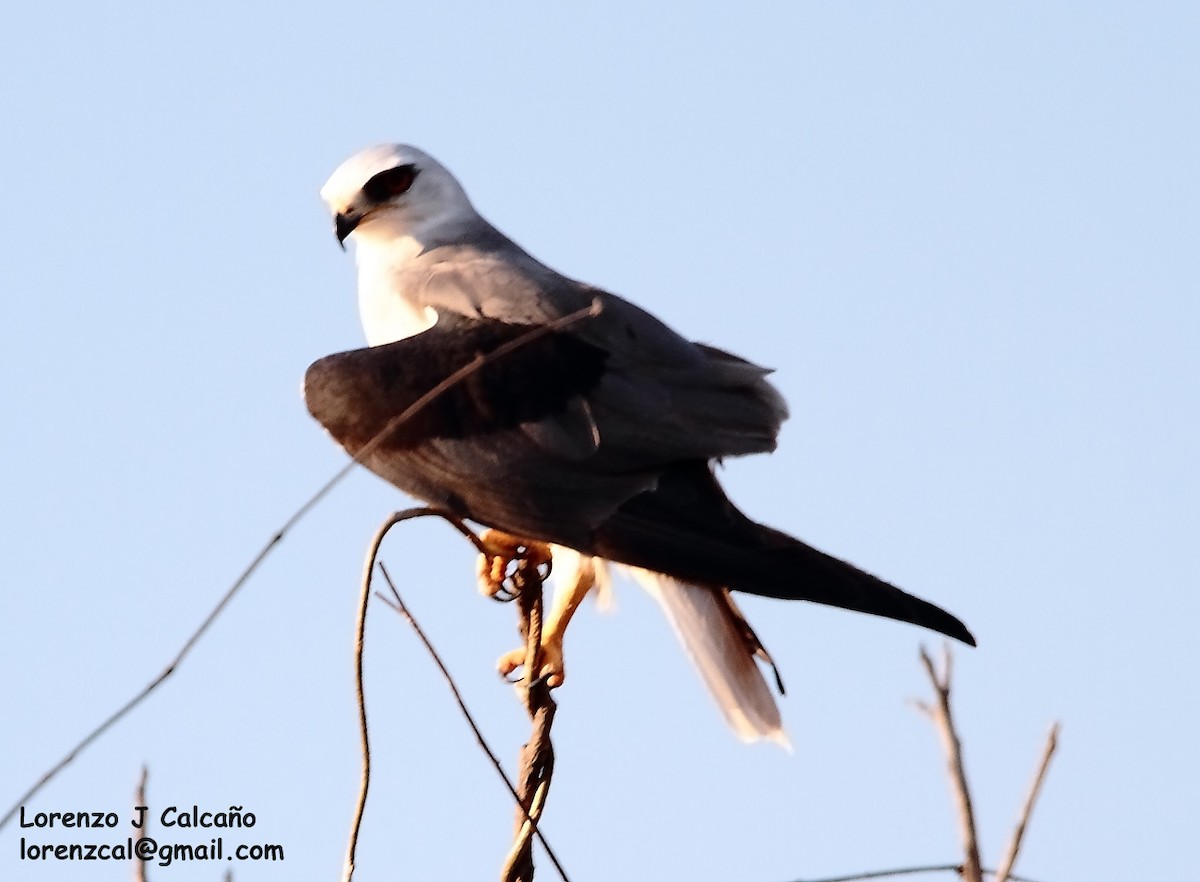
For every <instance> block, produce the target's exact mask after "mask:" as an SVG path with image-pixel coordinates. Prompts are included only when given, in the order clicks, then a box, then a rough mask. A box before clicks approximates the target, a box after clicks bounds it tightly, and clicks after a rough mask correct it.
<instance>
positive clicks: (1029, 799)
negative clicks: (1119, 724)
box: [996, 723, 1059, 882]
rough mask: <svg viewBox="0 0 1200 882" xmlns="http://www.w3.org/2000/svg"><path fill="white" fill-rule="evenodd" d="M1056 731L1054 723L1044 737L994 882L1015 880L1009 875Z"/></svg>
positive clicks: (1048, 758)
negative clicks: (1034, 768) (1031, 777)
mask: <svg viewBox="0 0 1200 882" xmlns="http://www.w3.org/2000/svg"><path fill="white" fill-rule="evenodd" d="M1058 731H1059V725H1058V723H1055V724H1054V725H1053V726H1051V727H1050V734H1049V735H1047V736H1046V747H1045V748H1044V749H1043V750H1042V759H1041V762H1039V763H1038V769H1037V772H1036V773H1035V774H1034V776H1033V783H1032V784H1031V785H1030V786H1029V794H1028V795H1027V796H1026V797H1025V805H1024V806H1022V808H1021V814H1020V815H1019V816H1018V818H1017V826H1016V828H1015V829H1014V830H1013V835H1012V839H1011V840H1010V841H1009V843H1008V850H1007V851H1006V852H1005V854H1004V858H1003V859H1002V860H1001V861H1000V869H998V870H997V871H996V882H1008V880H1009V879H1010V878H1012V879H1015V878H1016V877H1015V876H1012V875H1011V871H1012V868H1013V867H1014V866H1015V865H1016V863H1017V855H1018V854H1019V853H1020V851H1021V839H1022V838H1023V837H1024V836H1025V828H1026V826H1027V825H1028V824H1029V818H1030V816H1031V815H1032V814H1033V805H1034V803H1035V802H1037V798H1038V793H1039V792H1040V791H1041V789H1042V781H1043V780H1045V777H1046V769H1047V768H1049V766H1050V758H1051V757H1052V756H1054V749H1055V748H1056V747H1058Z"/></svg>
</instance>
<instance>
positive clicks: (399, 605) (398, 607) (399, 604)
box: [376, 562, 570, 882]
mask: <svg viewBox="0 0 1200 882" xmlns="http://www.w3.org/2000/svg"><path fill="white" fill-rule="evenodd" d="M379 571H380V572H381V573H382V574H383V578H384V581H386V582H387V584H388V588H389V589H390V590H391V592H392V598H394V602H393V600H390V599H388V598H387V597H384V596H383V595H382V594H380V593H378V592H376V596H377V597H379V599H380V600H382V601H383V602H384V603H385V604H387V605H388V606H389V607H391V608H392V609H393V610H395V611H396V612H398V613H399V614H400V615H402V616H403V617H404V618H405V619H406V620H407V621H408V624H409V625H410V626H411V627H412V629H413V631H415V632H416V635H417V637H418V639H420V641H421V643H422V644H424V646H425V650H426V651H427V652H428V653H429V656H430V658H432V659H433V663H434V664H435V665H437V668H438V670H439V671H441V673H442V677H443V678H444V679H445V681H446V685H447V686H449V687H450V693H451V695H453V696H454V700H455V702H457V703H458V709H459V710H460V711H462V715H463V717H464V718H465V719H466V721H467V725H468V726H470V727H471V731H472V732H473V733H474V735H475V740H476V741H477V742H479V747H480V748H481V749H482V750H483V752H484V753H485V754H486V755H487V758H488V759H489V760H491V762H492V765H493V766H494V767H495V769H496V774H498V775H499V776H500V780H502V781H503V782H504V786H505V787H506V788H508V792H509V793H510V794H511V795H512V798H513V801H514V802H515V803H516V804H517V805H518V806H520V807H521V808H522V810H523V809H524V805H523V803H522V802H521V797H520V795H519V794H518V793H517V788H516V787H514V786H513V783H512V781H511V780H510V779H509V777H508V775H507V774H505V772H504V767H503V766H502V765H501V764H500V760H499V758H498V757H497V756H496V754H495V752H494V751H493V750H492V748H491V747H489V746H488V743H487V740H486V739H485V738H484V737H483V732H482V731H480V729H479V726H478V725H477V724H476V722H475V718H474V717H473V716H472V715H471V711H470V710H468V709H467V705H466V702H465V701H463V697H462V693H461V692H459V691H458V686H457V684H455V682H454V678H453V677H451V676H450V671H449V670H448V669H447V668H446V665H445V662H443V661H442V657H441V656H440V655H439V654H438V651H437V650H436V649H434V647H433V644H432V643H431V642H430V641H429V638H428V637H426V636H425V632H424V631H423V630H422V629H421V626H420V625H419V624H418V623H417V620H416V619H415V618H414V617H413V614H412V612H411V611H410V610H409V608H408V606H407V605H405V603H404V600H403V599H402V598H401V597H400V592H399V591H397V590H396V584H395V583H394V582H393V581H392V577H391V576H390V575H389V574H388V571H387V567H385V566H384V565H383V563H382V562H380V563H379ZM526 818H527V819H528V820H529V822H530V823H531V824H532V825H533V835H534V836H536V837H537V838H538V841H539V842H541V843H542V847H543V848H544V849H546V856H547V857H549V858H550V862H551V863H552V864H554V869H555V870H557V871H558V875H559V876H560V877H561V878H562V880H563V882H570V880H569V879H568V878H567V871H566V870H564V869H563V866H562V864H561V863H560V862H559V860H558V856H557V855H555V853H554V849H552V848H551V847H550V843H549V842H547V841H546V837H545V835H544V834H543V833H542V831H541V830H540V829H539V827H538V825H537V821H536V819H534V818H531V817H529V815H528V813H527V814H526Z"/></svg>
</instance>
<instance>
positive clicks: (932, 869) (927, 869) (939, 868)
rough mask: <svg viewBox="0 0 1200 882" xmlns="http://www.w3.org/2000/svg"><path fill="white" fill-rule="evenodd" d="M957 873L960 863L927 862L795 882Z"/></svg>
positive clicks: (1018, 881) (1018, 879) (1014, 881)
mask: <svg viewBox="0 0 1200 882" xmlns="http://www.w3.org/2000/svg"><path fill="white" fill-rule="evenodd" d="M950 872H954V873H958V874H959V875H960V876H961V875H962V872H963V865H962V864H929V865H927V866H923V867H900V868H898V869H895V870H872V871H871V872H868V873H852V874H851V875H849V876H828V877H826V878H824V879H797V880H795V882H860V880H865V879H888V878H891V877H893V876H913V875H916V874H917V873H950ZM993 872H994V871H993V870H984V871H983V873H984V875H985V876H986V875H991V874H992V873H993ZM1008 878H1009V880H1010V882H1034V880H1033V879H1026V878H1024V877H1023V876H1009V877H1008Z"/></svg>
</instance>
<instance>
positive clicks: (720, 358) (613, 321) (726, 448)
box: [397, 240, 787, 468]
mask: <svg viewBox="0 0 1200 882" xmlns="http://www.w3.org/2000/svg"><path fill="white" fill-rule="evenodd" d="M397 282H398V288H400V290H403V291H404V292H405V293H406V295H407V296H408V297H409V298H410V299H412V300H413V301H414V303H415V304H418V305H420V306H429V307H432V308H433V309H434V310H435V311H436V312H437V313H438V315H439V317H440V319H441V320H443V321H445V322H447V323H451V322H453V320H455V319H459V320H468V321H478V320H493V321H498V322H503V323H507V324H519V325H530V326H533V325H540V324H545V323H546V322H548V321H552V320H554V319H558V318H561V317H563V316H566V315H569V314H571V313H573V312H576V311H578V310H580V309H584V308H586V307H587V306H588V305H589V304H590V303H591V302H592V301H593V300H594V299H597V298H598V299H599V300H600V302H601V304H602V311H601V313H600V315H599V316H597V317H596V318H594V319H591V320H589V321H587V322H586V323H583V324H580V325H579V326H577V327H575V328H573V329H572V333H573V334H574V335H575V336H576V337H578V338H579V339H582V340H584V341H586V342H588V343H590V344H591V345H593V346H596V347H598V348H600V349H602V350H603V351H604V352H605V353H606V355H607V360H606V371H605V373H604V376H603V377H602V378H601V379H600V381H599V383H598V384H597V386H596V387H595V388H593V389H591V390H589V394H588V396H587V399H586V401H580V402H578V403H577V404H576V406H575V407H574V408H573V409H571V410H570V411H569V412H568V413H566V414H564V415H562V416H560V417H556V418H554V419H551V420H548V421H543V422H540V423H535V424H531V425H529V426H528V427H527V428H528V432H529V435H530V437H531V439H533V440H534V441H535V442H537V443H538V444H540V445H542V446H543V447H545V449H546V450H547V452H549V453H555V454H558V455H562V456H569V457H571V456H573V457H581V456H588V455H591V454H592V453H594V452H595V450H596V449H597V447H598V446H599V445H604V446H605V447H606V448H607V453H608V455H610V456H613V457H621V458H623V459H624V460H625V461H626V462H627V465H628V466H629V467H632V468H636V467H639V466H647V465H659V464H662V463H663V462H668V461H673V460H676V459H681V458H684V459H693V458H699V459H706V460H707V459H715V458H720V457H724V456H738V455H743V454H749V453H760V452H766V451H771V450H774V449H775V442H776V437H777V435H778V433H779V427H780V425H781V423H782V422H783V420H784V419H785V418H786V417H787V407H786V405H785V404H784V402H783V399H782V397H781V396H780V395H779V393H778V392H777V391H776V390H775V388H774V387H773V386H771V384H770V383H769V382H768V381H767V380H766V376H767V375H768V374H769V373H770V371H768V370H767V369H765V368H761V367H759V366H757V365H755V364H752V363H750V362H748V361H745V360H744V359H741V358H737V357H736V356H733V355H730V354H729V353H727V352H723V351H721V350H719V349H715V348H713V347H709V346H704V345H702V344H696V343H692V342H690V341H688V340H686V339H684V338H683V337H681V336H680V335H679V334H677V333H675V332H674V331H672V330H671V329H670V328H669V327H667V326H666V325H665V324H663V323H662V322H660V321H659V320H658V319H656V318H655V317H654V316H652V315H651V314H650V313H648V312H646V311H645V310H642V309H640V308H638V307H637V306H634V305H633V304H631V303H629V302H628V301H626V300H623V299H622V298H620V297H617V296H616V295H613V294H609V293H607V292H605V291H601V290H599V289H597V288H593V287H591V286H588V285H583V284H581V283H579V282H575V281H573V280H571V279H568V278H566V277H565V276H562V275H560V274H558V273H556V272H554V271H553V270H551V269H549V268H547V267H545V266H543V265H542V264H540V263H538V262H537V261H536V260H534V259H533V258H531V257H529V256H528V255H527V254H525V253H524V252H523V251H521V250H520V249H519V248H518V247H517V246H516V245H513V244H512V243H511V242H508V241H507V240H504V241H503V242H502V243H501V244H500V246H499V247H497V248H496V250H493V251H481V250H479V249H476V248H473V247H470V246H449V247H444V248H440V249H436V250H434V251H432V252H429V253H428V254H426V255H423V257H422V259H419V260H418V261H417V262H416V264H415V266H414V267H413V268H412V269H411V270H410V271H409V272H408V273H406V276H405V277H404V278H401V279H398V280H397Z"/></svg>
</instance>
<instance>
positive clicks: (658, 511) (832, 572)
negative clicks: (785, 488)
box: [588, 462, 975, 646]
mask: <svg viewBox="0 0 1200 882" xmlns="http://www.w3.org/2000/svg"><path fill="white" fill-rule="evenodd" d="M588 550H589V551H590V552H591V553H592V554H594V555H597V556H599V557H603V558H606V559H608V560H612V561H617V562H619V563H624V564H627V565H629V566H634V567H642V568H644V569H648V570H651V571H653V572H658V573H666V574H667V575H669V576H671V577H673V578H675V579H679V580H680V581H682V582H687V583H692V584H696V585H702V586H708V587H710V588H712V587H720V586H727V587H728V588H730V589H732V590H734V591H745V592H747V593H749V594H760V595H763V596H765V597H778V598H782V599H786V600H807V601H810V602H813V603H823V604H827V605H829V606H837V607H841V608H842V609H848V610H854V611H856V612H864V613H870V614H871V615H876V616H884V617H886V618H889V619H896V620H898V621H901V622H911V623H912V624H914V625H921V626H922V627H925V628H930V629H932V630H934V631H939V632H941V633H942V634H946V635H947V636H949V637H954V638H955V639H957V640H961V641H962V642H964V643H967V644H969V645H971V646H974V645H975V638H974V637H973V636H972V635H971V632H970V631H968V630H967V628H966V626H965V625H964V624H963V623H962V622H961V621H959V620H958V619H957V618H955V617H954V616H953V615H951V614H950V613H948V612H946V611H945V610H943V609H941V608H940V607H937V606H934V605H933V604H932V603H929V602H928V601H926V600H922V599H921V598H919V597H914V596H913V595H911V594H908V593H907V592H905V591H902V590H900V589H899V588H897V587H896V586H895V585H892V584H889V583H888V582H885V581H883V580H882V579H879V578H877V577H875V576H872V575H871V574H870V573H867V572H865V571H863V570H860V569H859V568H858V567H856V566H854V565H853V564H850V563H847V562H846V561H844V560H840V559H838V558H836V557H833V556H832V555H829V554H826V553H824V552H823V551H818V550H817V549H815V548H813V547H812V546H811V545H807V544H805V543H804V542H801V541H800V540H799V539H796V538H794V537H792V536H789V535H787V534H786V533H782V532H780V531H779V530H774V529H772V528H770V527H767V526H764V525H762V524H758V523H755V522H754V521H752V520H750V519H749V518H747V517H746V516H745V515H743V514H742V513H741V512H740V511H738V509H737V508H736V507H735V506H734V504H733V503H732V502H730V501H729V499H728V497H726V496H725V493H724V492H723V491H722V490H721V487H720V485H719V484H717V481H716V479H715V478H714V477H713V475H712V473H711V472H710V471H709V468H708V465H707V464H706V463H701V462H692V463H680V464H678V465H677V466H674V467H672V468H670V469H668V470H666V471H665V472H664V473H663V474H662V475H661V477H660V479H659V482H658V486H657V487H656V488H655V489H654V490H653V491H650V492H646V493H641V494H638V495H637V496H635V497H634V498H633V499H630V500H629V501H628V502H627V503H625V504H624V505H623V506H621V507H620V508H619V509H618V510H617V511H616V512H614V513H613V515H612V516H611V517H609V519H608V520H607V521H605V522H604V523H603V524H601V525H600V527H599V528H598V529H597V530H596V531H595V532H594V533H593V541H592V547H591V548H589V549H588Z"/></svg>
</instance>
